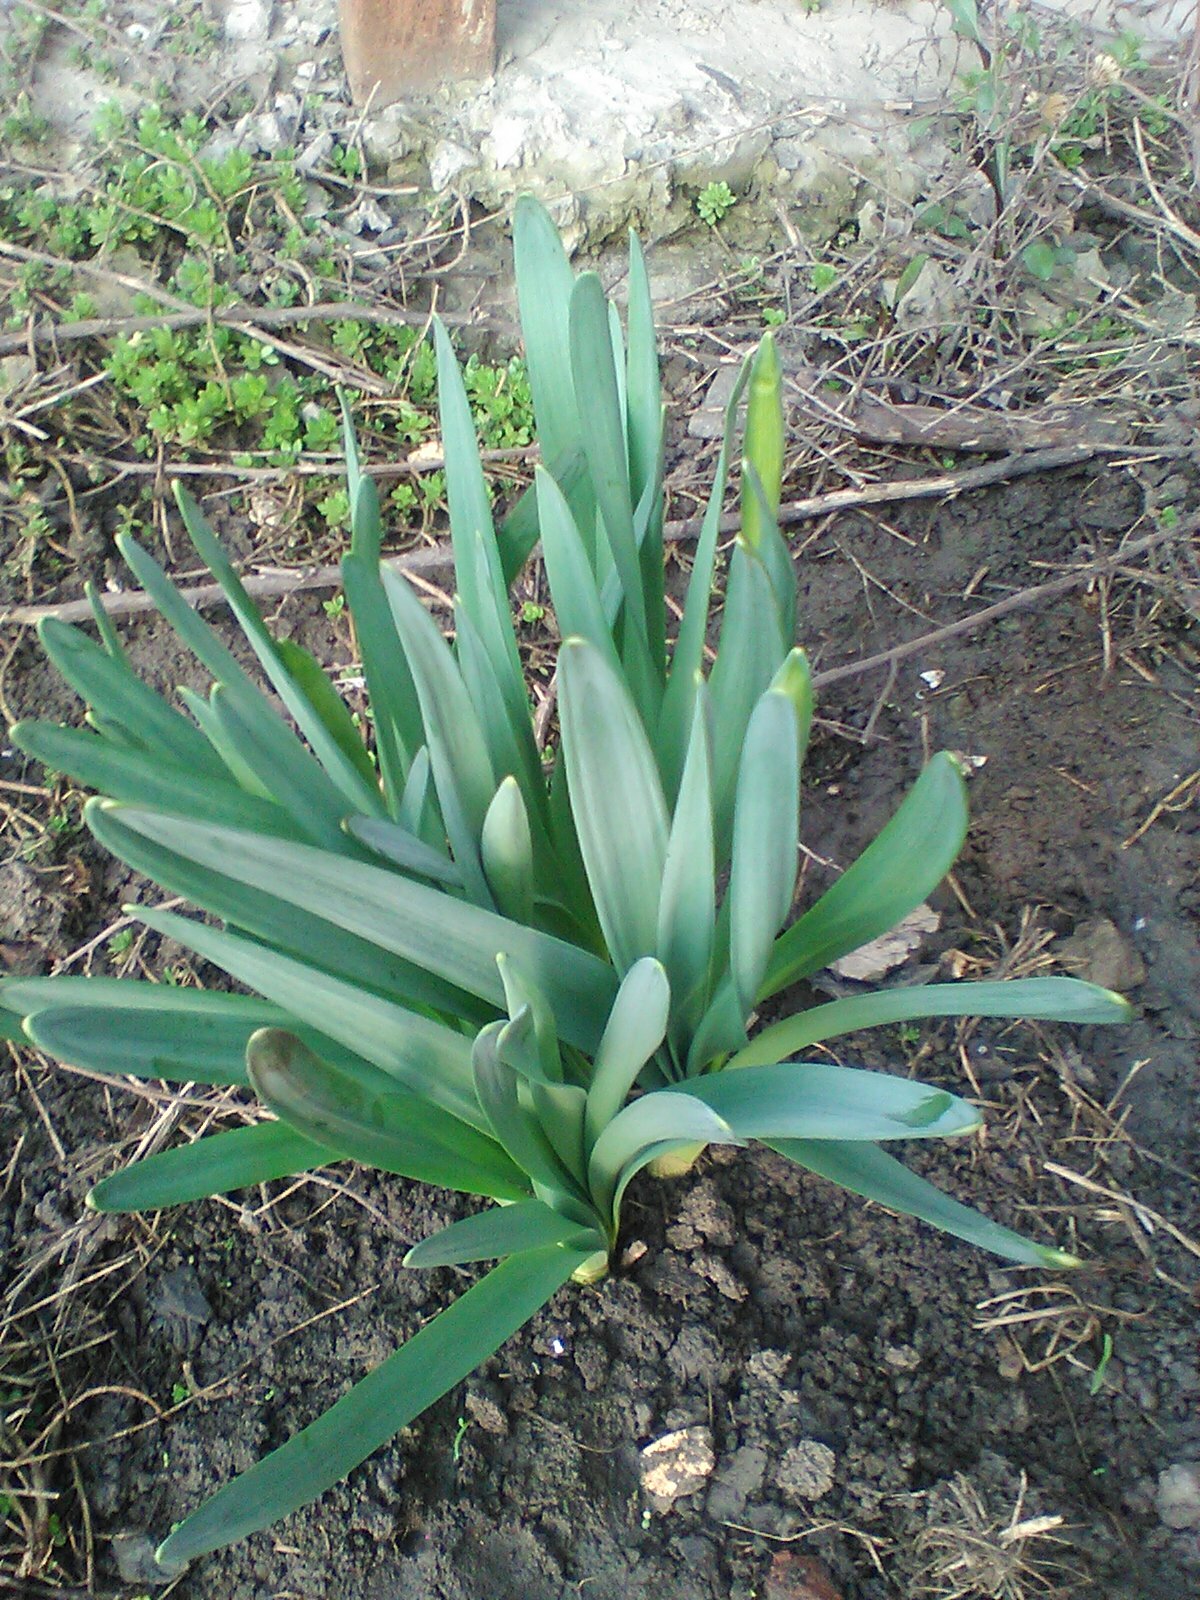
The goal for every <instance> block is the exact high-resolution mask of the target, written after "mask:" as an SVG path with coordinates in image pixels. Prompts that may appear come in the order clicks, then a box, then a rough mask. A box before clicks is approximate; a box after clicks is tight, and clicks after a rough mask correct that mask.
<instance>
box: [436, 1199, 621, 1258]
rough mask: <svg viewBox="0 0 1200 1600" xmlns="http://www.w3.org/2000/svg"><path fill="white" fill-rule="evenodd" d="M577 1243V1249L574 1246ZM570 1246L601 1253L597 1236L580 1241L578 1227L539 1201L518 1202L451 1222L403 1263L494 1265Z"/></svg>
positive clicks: (600, 1237)
mask: <svg viewBox="0 0 1200 1600" xmlns="http://www.w3.org/2000/svg"><path fill="white" fill-rule="evenodd" d="M576 1241H578V1243H576ZM568 1243H571V1244H573V1245H575V1246H576V1248H578V1249H581V1250H582V1249H587V1250H603V1249H604V1248H605V1241H604V1238H603V1236H602V1235H601V1234H600V1233H595V1234H593V1235H592V1236H591V1237H590V1238H583V1239H581V1238H580V1227H579V1224H578V1222H576V1221H574V1220H573V1218H571V1217H564V1216H563V1215H562V1213H561V1212H558V1211H554V1210H552V1209H551V1207H550V1206H548V1205H545V1204H543V1202H542V1201H541V1200H520V1201H518V1202H517V1203H516V1204H515V1205H510V1206H496V1207H494V1208H493V1209H492V1210H490V1211H480V1212H477V1213H476V1214H475V1215H474V1216H471V1217H463V1219H462V1220H461V1221H460V1222H452V1223H451V1224H450V1226H449V1227H447V1228H442V1229H441V1230H440V1232H438V1233H433V1234H430V1236H429V1238H428V1239H422V1240H421V1242H420V1244H417V1245H414V1246H413V1248H412V1249H411V1250H410V1251H409V1252H408V1254H407V1255H406V1256H405V1258H404V1265H405V1266H406V1267H459V1266H465V1265H467V1264H468V1263H470V1262H473V1261H494V1260H496V1259H497V1258H503V1257H506V1256H513V1255H518V1254H519V1253H520V1252H521V1251H523V1250H538V1249H544V1248H545V1247H546V1246H547V1245H556V1244H568Z"/></svg>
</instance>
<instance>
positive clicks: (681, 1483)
mask: <svg viewBox="0 0 1200 1600" xmlns="http://www.w3.org/2000/svg"><path fill="white" fill-rule="evenodd" d="M716 1464H717V1458H716V1456H715V1455H714V1454H713V1442H712V1433H711V1432H710V1430H709V1429H708V1428H703V1427H695V1428H680V1429H679V1430H678V1431H677V1432H676V1433H664V1434H663V1436H662V1438H661V1439H655V1441H654V1442H653V1444H648V1445H647V1446H646V1448H645V1449H644V1450H643V1451H642V1489H643V1491H644V1492H645V1495H646V1499H647V1500H648V1501H649V1503H650V1506H651V1508H652V1509H653V1510H655V1511H659V1512H663V1511H669V1510H670V1509H671V1507H672V1506H673V1505H674V1504H675V1502H676V1500H683V1499H686V1497H687V1496H688V1495H691V1494H696V1493H697V1492H698V1491H699V1490H700V1489H702V1488H703V1487H704V1485H705V1484H706V1483H707V1482H708V1480H709V1479H710V1478H711V1477H712V1474H713V1468H714V1467H715V1466H716Z"/></svg>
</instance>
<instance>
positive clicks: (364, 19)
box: [338, 0, 496, 107]
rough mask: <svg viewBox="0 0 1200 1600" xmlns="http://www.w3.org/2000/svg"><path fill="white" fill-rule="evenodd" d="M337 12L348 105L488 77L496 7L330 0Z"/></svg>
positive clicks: (474, 2) (380, 102) (473, 1)
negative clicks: (349, 97) (351, 101)
mask: <svg viewBox="0 0 1200 1600" xmlns="http://www.w3.org/2000/svg"><path fill="white" fill-rule="evenodd" d="M338 12H339V17H340V23H341V33H342V57H343V59H344V61H345V63H346V76H347V77H348V78H349V80H350V93H351V95H352V96H353V97H354V103H355V104H356V105H360V106H361V105H365V104H366V103H367V101H368V100H369V101H370V103H371V105H372V106H373V107H378V106H386V105H391V104H392V102H393V101H395V100H399V99H400V98H401V97H402V96H404V95H406V94H410V93H412V92H414V91H417V90H421V89H428V88H431V87H432V86H433V85H434V84H437V83H442V82H444V81H445V80H446V79H458V78H486V77H489V76H490V75H491V74H492V72H494V71H495V68H496V0H338Z"/></svg>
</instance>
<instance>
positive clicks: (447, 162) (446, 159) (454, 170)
mask: <svg viewBox="0 0 1200 1600" xmlns="http://www.w3.org/2000/svg"><path fill="white" fill-rule="evenodd" d="M474 161H475V157H474V156H473V155H472V154H471V152H470V151H469V150H465V149H464V148H463V146H462V145H461V144H455V143H454V141H453V140H452V139H442V140H441V141H440V142H439V143H438V145H437V146H436V147H435V149H434V152H433V154H432V155H431V156H430V158H429V187H430V188H431V189H432V190H433V191H434V193H435V194H440V193H441V192H442V190H443V189H448V188H449V187H450V185H451V184H452V183H453V182H454V180H455V178H457V177H458V175H459V173H460V172H464V171H465V170H466V169H467V168H468V167H469V166H471V165H473V163H474Z"/></svg>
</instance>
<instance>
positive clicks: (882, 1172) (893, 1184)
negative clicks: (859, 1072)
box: [765, 1139, 1078, 1267]
mask: <svg viewBox="0 0 1200 1600" xmlns="http://www.w3.org/2000/svg"><path fill="white" fill-rule="evenodd" d="M765 1142H766V1143H767V1144H768V1145H769V1146H770V1148H771V1149H772V1150H776V1151H778V1153H779V1154H780V1155H781V1156H786V1157H787V1159H788V1160H789V1161H794V1162H795V1163H796V1164H797V1166H801V1167H804V1168H806V1169H807V1170H808V1171H809V1172H814V1173H816V1174H817V1175H818V1176H819V1177H822V1178H827V1179H828V1180H829V1181H830V1182H831V1183H836V1184H838V1185H839V1186H840V1187H841V1188H843V1189H848V1190H849V1191H850V1192H851V1193H852V1194H857V1195H861V1196H862V1197H863V1199H865V1200H874V1201H875V1202H876V1204H878V1205H881V1206H886V1207H887V1209H888V1210H889V1211H896V1212H899V1213H900V1214H901V1215H902V1216H909V1217H917V1218H918V1219H919V1220H920V1221H922V1222H927V1223H929V1224H930V1225H931V1226H932V1227H934V1228H938V1229H940V1230H941V1231H942V1232H943V1233H949V1234H952V1235H953V1236H954V1237H955V1238H956V1239H964V1240H966V1242H967V1243H968V1244H973V1245H976V1246H978V1248H979V1249H981V1250H988V1251H990V1252H991V1253H992V1254H993V1255H997V1256H1000V1257H1001V1258H1002V1259H1004V1260H1005V1261H1013V1262H1016V1263H1017V1264H1018V1265H1020V1266H1027V1267H1070V1266H1077V1265H1078V1262H1077V1261H1076V1259H1075V1257H1074V1256H1072V1255H1069V1254H1068V1253H1067V1252H1066V1251H1065V1250H1057V1249H1055V1248H1054V1247H1053V1246H1052V1245H1042V1244H1036V1243H1035V1242H1034V1241H1033V1240H1031V1239H1026V1238H1023V1237H1022V1235H1021V1234H1019V1233H1014V1232H1013V1230H1012V1229H1011V1228H1006V1227H1004V1226H1003V1225H1002V1224H1000V1223H998V1222H993V1221H992V1220H991V1219H990V1218H989V1217H985V1216H984V1215H983V1214H982V1212H979V1211H976V1210H975V1209H974V1208H973V1207H971V1206H966V1205H963V1204H962V1202H961V1201H958V1200H954V1199H952V1198H951V1197H950V1196H949V1195H947V1194H944V1193H943V1192H942V1191H941V1190H940V1189H938V1188H936V1187H935V1186H934V1185H933V1184H932V1183H929V1182H927V1181H926V1180H925V1179H924V1178H921V1177H918V1175H917V1174H916V1173H915V1172H912V1171H910V1170H909V1168H908V1167H906V1166H904V1165H903V1163H902V1162H899V1161H897V1160H896V1158H895V1157H894V1156H892V1155H889V1154H888V1153H887V1152H886V1151H884V1150H880V1149H879V1148H878V1146H876V1145H873V1144H862V1143H854V1144H839V1143H836V1142H831V1141H821V1140H809V1139H770V1140H767V1141H765Z"/></svg>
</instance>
